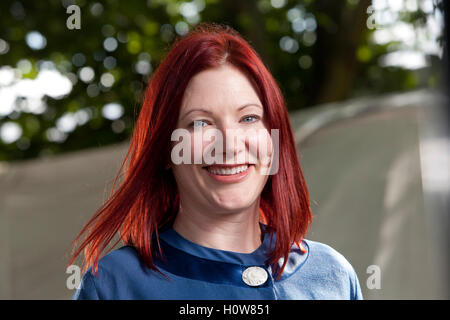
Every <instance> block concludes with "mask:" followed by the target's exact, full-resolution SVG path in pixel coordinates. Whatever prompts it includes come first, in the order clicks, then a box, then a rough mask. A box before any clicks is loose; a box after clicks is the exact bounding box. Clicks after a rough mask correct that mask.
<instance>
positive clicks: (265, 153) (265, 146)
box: [257, 129, 272, 168]
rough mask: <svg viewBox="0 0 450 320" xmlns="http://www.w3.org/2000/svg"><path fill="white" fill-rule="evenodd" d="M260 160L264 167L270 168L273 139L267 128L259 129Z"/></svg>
mask: <svg viewBox="0 0 450 320" xmlns="http://www.w3.org/2000/svg"><path fill="white" fill-rule="evenodd" d="M257 140H258V161H259V162H260V164H261V166H262V167H263V168H269V167H270V163H271V158H272V139H271V136H270V134H269V131H267V130H266V129H264V130H263V129H261V130H258V139H257Z"/></svg>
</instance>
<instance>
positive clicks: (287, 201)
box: [69, 23, 312, 278]
mask: <svg viewBox="0 0 450 320" xmlns="http://www.w3.org/2000/svg"><path fill="white" fill-rule="evenodd" d="M224 63H228V64H231V65H233V66H235V67H237V68H238V69H239V70H240V71H241V72H243V74H245V75H246V76H247V77H248V78H249V80H250V81H251V82H252V84H253V85H254V88H255V90H256V92H257V94H258V96H259V98H260V101H261V102H262V104H263V108H264V117H265V121H266V123H267V125H268V129H269V131H270V129H278V130H279V170H278V172H277V173H276V174H275V175H271V176H269V179H268V180H267V183H266V185H265V187H264V189H263V191H262V193H261V200H260V213H261V221H262V222H263V223H265V224H267V225H268V226H269V228H270V229H273V230H275V231H276V239H275V246H274V250H273V251H272V252H271V253H270V254H269V257H268V263H269V264H271V265H272V266H273V267H274V274H276V277H277V278H278V277H279V276H281V273H282V272H283V269H284V267H285V265H286V262H287V261H288V254H289V252H290V249H291V246H292V245H293V244H297V245H299V246H300V242H301V240H302V239H303V238H304V237H305V235H306V232H307V229H308V227H309V225H310V223H311V221H312V214H311V209H310V205H309V196H308V190H307V186H306V183H305V179H304V177H303V173H302V170H301V167H300V163H299V160H298V156H297V151H296V145H295V140H294V136H293V134H292V128H291V125H290V122H289V116H288V112H287V109H286V105H285V102H284V99H283V96H282V93H281V90H280V88H279V87H278V85H277V83H276V81H275V80H274V78H273V77H272V75H271V74H270V72H269V71H268V69H267V68H266V67H265V66H264V64H263V62H262V61H261V58H260V57H259V55H258V54H257V53H256V52H255V51H254V50H253V48H252V47H251V46H250V45H249V44H248V43H247V41H245V40H244V39H243V38H242V37H241V36H240V35H239V34H238V33H237V32H236V31H235V30H233V29H232V28H231V27H229V26H224V25H219V24H214V23H201V24H199V25H198V26H197V27H196V28H194V29H193V30H191V31H190V32H189V33H188V34H187V35H185V36H184V37H181V38H178V39H177V40H176V41H175V42H174V44H173V45H172V47H171V49H170V50H169V52H168V53H167V55H166V57H165V58H164V60H163V61H162V62H161V64H160V65H159V67H158V68H157V69H156V71H155V73H154V74H153V75H152V77H151V78H150V79H149V84H148V87H147V89H146V92H145V97H144V101H143V104H142V108H141V110H140V113H139V118H138V119H137V122H136V125H135V128H134V132H133V136H132V139H131V141H130V145H129V149H128V152H127V154H126V156H125V159H124V161H123V163H122V166H121V168H120V170H119V173H118V174H117V176H116V178H115V180H114V183H113V187H112V189H113V190H112V191H111V195H110V197H109V199H108V200H107V201H106V202H105V203H104V204H103V205H102V206H101V207H100V208H99V209H98V210H97V212H96V213H95V214H94V216H93V217H92V218H91V219H90V220H89V221H88V223H87V224H86V225H85V226H84V227H83V229H82V230H81V231H80V233H79V234H78V236H77V237H76V239H75V240H74V244H73V251H72V257H71V260H70V262H69V265H70V264H72V263H73V262H74V261H75V259H76V257H77V256H78V255H79V254H80V253H81V252H82V251H83V250H84V262H85V265H84V270H86V269H87V268H88V267H89V266H92V267H93V268H92V269H93V271H94V273H96V272H97V267H98V260H99V259H100V256H101V254H102V253H103V252H104V251H105V248H106V247H107V246H108V244H110V243H111V241H112V239H113V238H114V236H115V235H117V234H119V236H120V238H119V240H118V241H117V242H116V243H115V244H114V245H113V246H112V248H114V247H115V246H116V245H117V243H118V242H119V241H120V240H122V241H123V243H124V244H126V245H132V246H134V247H135V248H136V250H137V252H138V254H139V256H140V258H141V260H142V261H143V263H145V265H146V266H147V267H149V268H150V269H153V270H156V271H159V270H158V268H157V267H156V266H155V264H154V256H155V251H154V249H156V248H154V247H155V243H154V242H152V239H153V237H154V236H155V238H156V240H157V241H156V244H157V246H158V247H159V237H158V230H161V228H162V227H163V226H165V225H166V224H168V223H171V222H172V221H173V220H174V218H175V216H176V214H177V211H178V208H179V196H178V192H177V187H176V181H175V178H174V176H173V174H172V172H171V170H166V169H165V165H166V164H167V163H169V161H170V151H171V150H170V142H171V139H170V137H171V133H172V131H173V130H174V129H176V123H177V119H178V115H179V112H180V107H181V101H182V98H183V95H184V91H185V88H186V86H187V84H188V83H189V80H190V79H191V78H192V77H193V76H194V75H195V74H197V73H199V72H201V71H203V70H206V69H209V68H214V67H217V66H220V65H222V64H224ZM123 168H126V171H124V172H123V181H122V183H121V185H120V187H118V188H117V190H115V191H114V189H115V185H116V182H117V179H118V178H119V177H120V176H121V174H122V170H123ZM83 234H86V236H85V238H84V240H83V242H82V243H81V244H80V246H79V247H78V249H77V250H76V251H75V248H76V247H77V243H78V241H79V239H80V237H81V236H82V235H83ZM300 247H301V246H300ZM112 248H111V249H110V250H112ZM159 249H160V248H159ZM110 250H109V251H110ZM74 251H75V252H74ZM109 251H108V252H109ZM282 257H283V258H284V263H283V265H282V266H281V268H279V267H278V265H277V262H278V260H279V259H280V258H282ZM159 272H160V271H159Z"/></svg>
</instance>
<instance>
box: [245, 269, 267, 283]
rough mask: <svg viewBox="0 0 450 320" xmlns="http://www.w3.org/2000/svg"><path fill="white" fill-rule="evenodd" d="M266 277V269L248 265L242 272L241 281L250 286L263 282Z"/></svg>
mask: <svg viewBox="0 0 450 320" xmlns="http://www.w3.org/2000/svg"><path fill="white" fill-rule="evenodd" d="M268 277H269V275H268V274H267V271H266V270H265V269H264V268H261V267H248V268H247V269H245V270H244V272H242V281H244V282H245V284H247V285H249V286H252V287H257V286H260V285H262V284H264V283H265V282H266V281H267V278H268Z"/></svg>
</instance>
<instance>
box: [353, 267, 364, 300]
mask: <svg viewBox="0 0 450 320" xmlns="http://www.w3.org/2000/svg"><path fill="white" fill-rule="evenodd" d="M351 281H352V296H351V298H350V299H351V300H363V299H364V298H363V295H362V292H361V286H360V284H359V280H358V275H357V274H356V272H355V270H353V277H352V279H351Z"/></svg>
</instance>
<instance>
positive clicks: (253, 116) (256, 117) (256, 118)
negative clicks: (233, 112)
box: [243, 115, 259, 123]
mask: <svg viewBox="0 0 450 320" xmlns="http://www.w3.org/2000/svg"><path fill="white" fill-rule="evenodd" d="M249 118H254V119H255V120H253V121H244V122H247V123H252V122H255V121H256V120H258V119H259V117H258V116H255V115H251V116H246V117H244V118H243V120H245V119H249Z"/></svg>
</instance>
